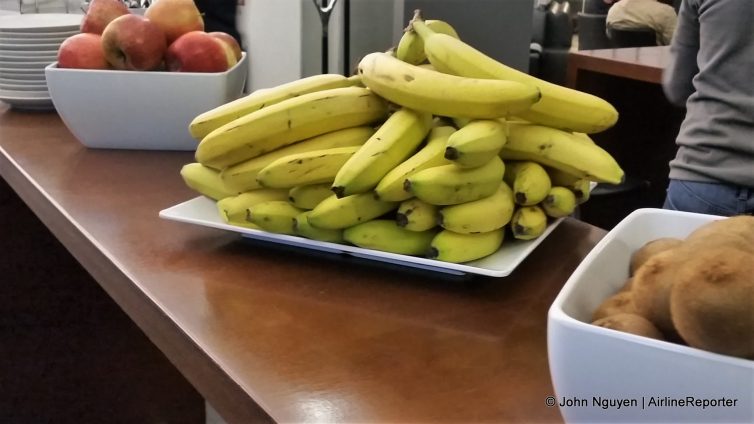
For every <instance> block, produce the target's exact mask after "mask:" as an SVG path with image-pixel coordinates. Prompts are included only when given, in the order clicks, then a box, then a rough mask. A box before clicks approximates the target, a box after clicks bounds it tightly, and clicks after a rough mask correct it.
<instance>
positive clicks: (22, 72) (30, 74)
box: [0, 68, 45, 81]
mask: <svg viewBox="0 0 754 424" xmlns="http://www.w3.org/2000/svg"><path fill="white" fill-rule="evenodd" d="M0 78H13V79H22V80H25V81H45V74H44V72H37V70H35V69H6V68H0Z"/></svg>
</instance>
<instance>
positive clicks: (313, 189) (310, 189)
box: [288, 183, 332, 209]
mask: <svg viewBox="0 0 754 424" xmlns="http://www.w3.org/2000/svg"><path fill="white" fill-rule="evenodd" d="M330 196H332V191H331V190H330V183H323V184H312V185H304V186H296V187H293V188H291V189H290V190H289V191H288V201H289V202H291V204H292V205H293V206H295V207H297V208H301V209H314V207H315V206H317V205H318V204H319V203H320V202H321V201H323V200H325V199H327V198H328V197H330Z"/></svg>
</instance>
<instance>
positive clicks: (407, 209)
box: [395, 197, 437, 231]
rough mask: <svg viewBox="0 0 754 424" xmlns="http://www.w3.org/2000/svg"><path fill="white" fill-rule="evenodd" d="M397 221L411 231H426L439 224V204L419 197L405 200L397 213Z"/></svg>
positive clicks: (400, 225)
mask: <svg viewBox="0 0 754 424" xmlns="http://www.w3.org/2000/svg"><path fill="white" fill-rule="evenodd" d="M395 222H396V224H398V226H399V227H403V228H405V229H407V230H409V231H426V230H429V229H431V228H434V227H436V226H437V206H435V205H430V204H429V203H427V202H423V201H421V200H419V199H417V198H415V197H414V198H412V199H408V200H404V201H402V202H401V204H400V205H399V206H398V211H397V212H396V213H395Z"/></svg>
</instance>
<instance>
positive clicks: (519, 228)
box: [511, 205, 547, 240]
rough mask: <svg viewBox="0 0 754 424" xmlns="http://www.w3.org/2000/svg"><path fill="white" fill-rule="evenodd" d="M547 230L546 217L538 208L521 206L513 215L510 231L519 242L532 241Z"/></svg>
mask: <svg viewBox="0 0 754 424" xmlns="http://www.w3.org/2000/svg"><path fill="white" fill-rule="evenodd" d="M546 228H547V215H546V214H545V211H543V210H542V208H541V207H539V206H536V205H535V206H521V207H520V208H518V209H517V210H516V212H514V213H513V218H512V219H511V231H512V232H513V237H515V238H517V239H519V240H532V239H535V238H537V237H539V236H541V235H542V233H544V232H545V229H546Z"/></svg>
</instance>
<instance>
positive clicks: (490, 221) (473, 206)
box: [438, 182, 515, 234]
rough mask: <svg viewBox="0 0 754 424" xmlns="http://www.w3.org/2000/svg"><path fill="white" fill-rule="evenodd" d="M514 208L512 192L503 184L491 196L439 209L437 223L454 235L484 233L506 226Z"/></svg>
mask: <svg viewBox="0 0 754 424" xmlns="http://www.w3.org/2000/svg"><path fill="white" fill-rule="evenodd" d="M514 208H515V203H514V202H513V191H512V190H511V189H510V187H508V185H507V184H505V183H504V182H503V183H500V187H499V188H498V189H497V191H496V192H495V193H494V194H493V195H492V196H488V197H485V198H482V199H479V200H474V201H473V202H467V203H461V204H458V205H451V206H445V207H442V208H440V210H439V213H438V216H439V218H438V223H439V224H440V226H441V227H443V228H444V229H446V230H450V231H453V232H456V233H463V234H474V233H486V232H489V231H493V230H497V229H498V228H503V227H504V226H505V225H506V224H508V223H509V222H510V220H511V217H512V216H513V210H514Z"/></svg>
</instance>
